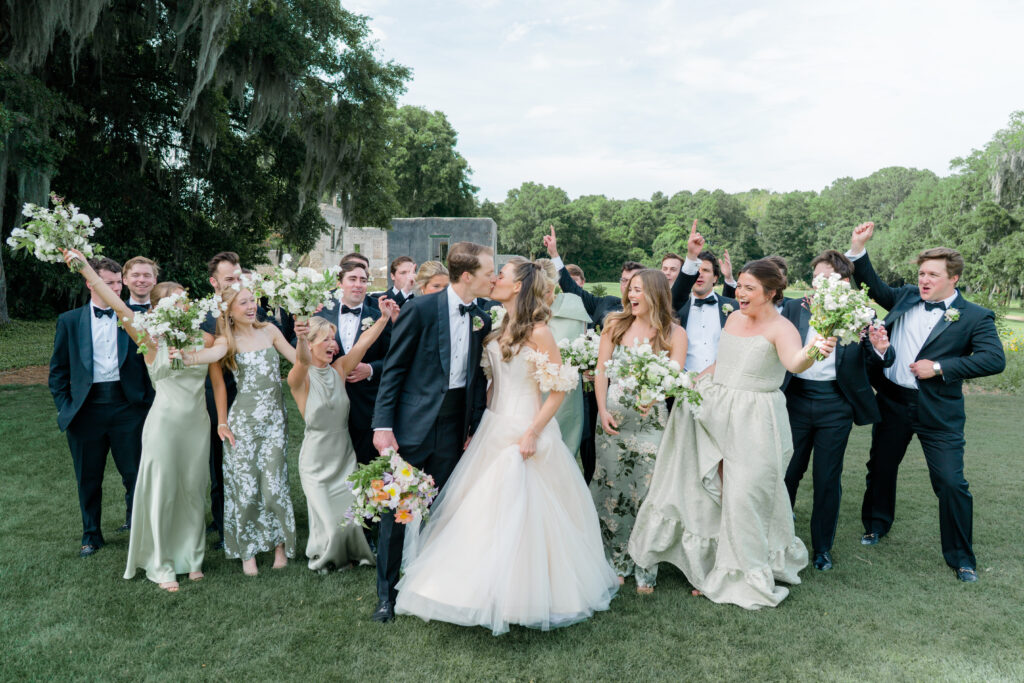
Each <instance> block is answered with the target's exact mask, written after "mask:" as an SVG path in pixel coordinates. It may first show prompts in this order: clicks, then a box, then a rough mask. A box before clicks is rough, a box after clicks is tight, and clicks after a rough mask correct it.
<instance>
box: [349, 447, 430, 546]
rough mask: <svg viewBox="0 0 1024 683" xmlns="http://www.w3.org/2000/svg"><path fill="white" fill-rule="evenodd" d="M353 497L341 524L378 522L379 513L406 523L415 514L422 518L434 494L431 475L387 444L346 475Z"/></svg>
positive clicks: (364, 525) (365, 525) (365, 524)
mask: <svg viewBox="0 0 1024 683" xmlns="http://www.w3.org/2000/svg"><path fill="white" fill-rule="evenodd" d="M348 485H349V487H350V488H351V489H352V493H353V495H354V496H355V500H353V501H352V506H351V507H349V509H348V512H346V513H345V520H344V521H343V522H342V525H343V526H349V525H352V524H360V525H361V526H363V527H364V528H368V525H367V521H368V520H369V521H373V522H379V521H380V518H381V515H384V514H386V513H388V512H393V513H395V521H396V522H398V523H399V524H408V523H409V522H411V521H413V519H415V518H416V517H417V515H418V516H419V517H420V518H422V519H424V520H426V519H427V517H428V515H429V510H430V504H431V503H432V502H433V501H434V498H435V496H437V487H436V486H434V478H433V477H432V476H430V475H429V474H426V473H424V472H422V471H420V470H418V469H416V468H415V467H413V466H412V465H410V464H409V463H407V462H406V461H405V460H403V459H402V457H401V456H400V455H398V451H396V450H395V449H393V448H389V449H388V450H386V451H384V452H383V453H382V454H381V455H379V456H378V457H377V458H375V459H373V460H371V461H370V462H368V463H366V464H365V465H360V466H359V467H358V468H357V469H356V471H355V472H353V473H352V474H351V475H349V477H348Z"/></svg>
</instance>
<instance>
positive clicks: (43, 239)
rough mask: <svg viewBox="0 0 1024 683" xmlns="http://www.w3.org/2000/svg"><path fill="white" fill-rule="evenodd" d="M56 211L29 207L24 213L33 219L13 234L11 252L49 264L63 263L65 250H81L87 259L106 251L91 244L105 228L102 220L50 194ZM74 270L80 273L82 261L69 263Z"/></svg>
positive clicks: (33, 206) (9, 239)
mask: <svg viewBox="0 0 1024 683" xmlns="http://www.w3.org/2000/svg"><path fill="white" fill-rule="evenodd" d="M50 201H51V202H53V209H47V208H46V207H44V206H38V205H36V204H25V206H24V207H23V208H22V209H21V214H22V215H23V216H25V217H26V218H29V219H31V220H29V221H27V222H26V223H25V224H24V225H23V226H22V227H20V228H15V229H14V230H12V231H11V236H10V237H8V238H7V244H8V246H10V247H11V249H14V250H18V249H23V250H25V251H28V252H32V254H34V255H35V257H36V258H37V259H39V260H40V261H43V262H46V263H63V262H64V255H63V254H62V253H61V249H77V250H78V251H80V252H82V254H84V255H85V257H86V258H92V257H93V256H95V255H96V254H99V253H100V252H102V251H103V247H101V246H100V245H98V244H92V243H90V242H89V238H91V237H92V236H93V235H95V234H96V230H97V229H99V228H102V227H103V221H101V220H100V219H99V218H89V217H88V216H86V215H85V214H84V213H82V212H81V211H79V209H78V207H77V206H75V205H74V204H70V203H68V204H65V202H64V198H63V197H59V196H57V194H56V193H54V192H51V193H50ZM69 266H70V268H71V270H73V271H74V272H76V273H77V272H78V271H80V270H81V269H82V262H81V261H79V260H77V259H76V260H73V261H70V262H69Z"/></svg>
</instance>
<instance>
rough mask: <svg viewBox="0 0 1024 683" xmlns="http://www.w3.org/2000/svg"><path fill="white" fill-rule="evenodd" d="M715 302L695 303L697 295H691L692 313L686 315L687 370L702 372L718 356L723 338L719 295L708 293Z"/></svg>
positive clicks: (685, 367)
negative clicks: (719, 345)
mask: <svg viewBox="0 0 1024 683" xmlns="http://www.w3.org/2000/svg"><path fill="white" fill-rule="evenodd" d="M707 299H710V300H711V301H713V302H714V303H712V304H705V305H703V306H696V305H694V300H695V297H694V296H693V295H692V294H691V295H690V301H689V304H688V305H689V306H690V313H689V314H688V315H687V317H686V340H687V344H686V365H685V366H684V367H683V369H684V370H686V371H687V372H700V371H702V370H704V369H706V368H707V367H708V366H709V365H711V364H712V363H714V362H715V359H717V358H718V342H719V340H720V339H721V338H722V318H721V316H720V315H719V312H718V297H716V296H715V295H714V294H710V295H708V297H707Z"/></svg>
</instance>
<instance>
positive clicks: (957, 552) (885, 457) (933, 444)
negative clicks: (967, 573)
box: [861, 380, 976, 569]
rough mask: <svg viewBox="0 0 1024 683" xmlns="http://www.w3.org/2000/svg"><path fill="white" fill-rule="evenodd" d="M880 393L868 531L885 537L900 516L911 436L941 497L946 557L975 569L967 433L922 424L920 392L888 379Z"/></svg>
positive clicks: (865, 513) (864, 512) (866, 508)
mask: <svg viewBox="0 0 1024 683" xmlns="http://www.w3.org/2000/svg"><path fill="white" fill-rule="evenodd" d="M883 381H885V382H887V384H886V386H884V387H881V388H880V390H879V392H878V408H879V410H880V412H881V414H882V421H881V422H879V423H878V424H876V425H875V426H874V428H873V429H872V432H871V455H870V457H869V459H868V474H867V488H866V490H865V491H864V503H863V505H862V506H861V520H862V521H863V523H864V531H865V533H875V534H879V535H885V534H886V533H888V531H889V529H890V527H892V524H893V521H894V519H895V515H896V477H897V474H898V472H899V466H900V463H901V462H902V461H903V456H904V455H905V454H906V452H907V446H908V445H910V440H911V439H912V438H913V437H914V436H915V435H916V436H917V438H918V441H920V442H921V449H922V450H923V451H924V458H925V462H927V464H928V475H929V477H930V478H931V484H932V490H933V491H934V492H935V495H936V496H937V497H938V499H939V532H940V535H941V538H942V556H943V557H944V558H945V560H946V564H948V565H949V566H950V567H953V568H954V569H955V568H959V567H969V568H971V569H974V568H975V567H976V560H975V557H974V549H973V547H972V540H971V536H972V525H973V516H974V501H973V499H972V497H971V493H970V491H969V490H968V484H967V480H966V479H965V478H964V444H965V441H964V435H963V432H961V431H957V430H955V429H952V428H944V427H942V426H941V425H940V426H935V425H933V424H931V423H925V422H922V420H921V419H920V417H919V414H920V408H919V404H918V394H917V392H916V391H915V390H911V389H903V388H902V387H899V386H897V385H895V384H892V383H888V381H887V380H883Z"/></svg>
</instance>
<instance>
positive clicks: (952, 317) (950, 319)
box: [942, 308, 960, 323]
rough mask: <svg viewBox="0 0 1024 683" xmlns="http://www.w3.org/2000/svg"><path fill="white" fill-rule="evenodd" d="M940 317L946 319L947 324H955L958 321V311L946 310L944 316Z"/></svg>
mask: <svg viewBox="0 0 1024 683" xmlns="http://www.w3.org/2000/svg"><path fill="white" fill-rule="evenodd" d="M942 317H943V318H945V319H946V322H947V323H955V322H956V321H957V320H959V319H960V309H959V308H947V309H946V313H945V315H943V316H942Z"/></svg>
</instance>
